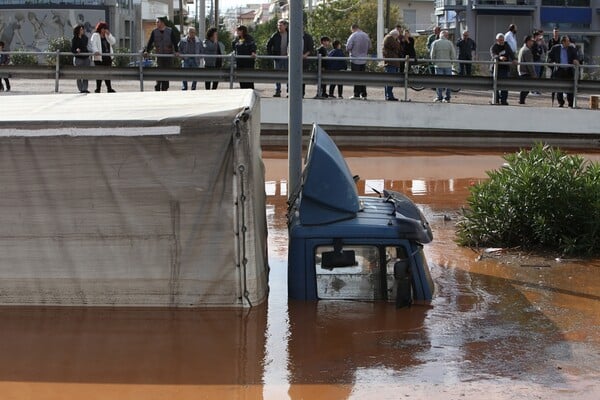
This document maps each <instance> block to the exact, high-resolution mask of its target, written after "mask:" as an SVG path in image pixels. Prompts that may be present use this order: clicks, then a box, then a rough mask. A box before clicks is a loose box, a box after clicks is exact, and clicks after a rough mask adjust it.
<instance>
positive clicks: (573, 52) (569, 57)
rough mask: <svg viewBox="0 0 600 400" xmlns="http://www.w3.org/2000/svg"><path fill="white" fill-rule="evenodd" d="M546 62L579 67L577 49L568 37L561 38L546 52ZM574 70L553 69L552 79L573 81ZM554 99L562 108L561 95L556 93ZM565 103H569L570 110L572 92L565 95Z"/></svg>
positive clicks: (562, 98) (565, 67)
mask: <svg viewBox="0 0 600 400" xmlns="http://www.w3.org/2000/svg"><path fill="white" fill-rule="evenodd" d="M548 62H549V63H555V64H571V65H575V66H578V65H579V55H578V53H577V48H576V47H575V46H573V45H571V40H570V39H569V37H568V36H562V37H561V38H560V44H557V45H554V46H553V47H552V48H551V49H550V51H549V52H548ZM575 68H576V67H567V66H566V65H565V66H557V67H554V71H553V72H552V77H553V78H555V79H567V80H571V81H573V79H574V77H575ZM556 98H557V99H558V106H559V107H564V105H565V99H564V97H563V93H562V92H558V94H557V95H556ZM567 101H568V102H569V107H571V108H572V107H573V92H570V93H567Z"/></svg>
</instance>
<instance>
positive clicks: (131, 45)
mask: <svg viewBox="0 0 600 400" xmlns="http://www.w3.org/2000/svg"><path fill="white" fill-rule="evenodd" d="M139 9H140V7H139V4H138V5H137V6H136V5H135V4H134V0H106V1H101V0H60V1H58V0H45V1H44V0H37V1H36V0H33V1H32V0H28V1H18V0H0V40H1V41H3V42H4V43H5V50H7V51H13V50H24V51H46V50H48V43H49V41H51V40H52V39H56V38H60V37H66V38H69V39H70V38H72V37H73V27H75V25H77V24H82V25H83V26H84V27H85V30H86V33H87V34H88V35H91V34H92V33H93V31H94V28H95V26H96V24H97V23H98V22H100V21H106V22H107V23H108V24H109V26H110V31H111V33H112V34H113V35H114V36H115V38H116V39H117V47H119V48H122V49H128V50H131V51H137V50H136V49H137V47H138V46H139V45H140V44H139V33H138V32H139V28H138V25H139V21H140V15H139Z"/></svg>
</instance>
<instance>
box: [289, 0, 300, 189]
mask: <svg viewBox="0 0 600 400" xmlns="http://www.w3.org/2000/svg"><path fill="white" fill-rule="evenodd" d="M288 4H289V10H290V24H289V33H288V35H289V36H288V38H289V52H288V60H289V61H288V63H289V68H288V82H289V94H288V96H289V103H288V107H289V108H288V121H289V123H288V183H289V186H288V199H290V198H291V196H292V195H293V193H294V192H295V191H297V190H299V187H300V180H301V176H302V48H303V46H302V36H303V31H304V29H303V15H302V6H303V2H302V1H290V2H289V3H288Z"/></svg>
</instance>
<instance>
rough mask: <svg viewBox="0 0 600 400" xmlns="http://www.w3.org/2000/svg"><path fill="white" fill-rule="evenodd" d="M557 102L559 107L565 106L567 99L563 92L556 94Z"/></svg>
mask: <svg viewBox="0 0 600 400" xmlns="http://www.w3.org/2000/svg"><path fill="white" fill-rule="evenodd" d="M556 100H558V105H559V106H562V105H564V104H565V98H564V97H563V92H557V93H556Z"/></svg>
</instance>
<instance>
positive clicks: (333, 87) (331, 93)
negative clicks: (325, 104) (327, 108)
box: [329, 85, 335, 96]
mask: <svg viewBox="0 0 600 400" xmlns="http://www.w3.org/2000/svg"><path fill="white" fill-rule="evenodd" d="M333 92H335V85H329V96H333Z"/></svg>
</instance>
